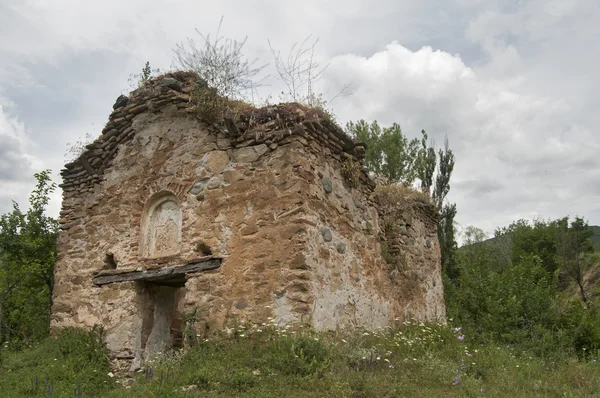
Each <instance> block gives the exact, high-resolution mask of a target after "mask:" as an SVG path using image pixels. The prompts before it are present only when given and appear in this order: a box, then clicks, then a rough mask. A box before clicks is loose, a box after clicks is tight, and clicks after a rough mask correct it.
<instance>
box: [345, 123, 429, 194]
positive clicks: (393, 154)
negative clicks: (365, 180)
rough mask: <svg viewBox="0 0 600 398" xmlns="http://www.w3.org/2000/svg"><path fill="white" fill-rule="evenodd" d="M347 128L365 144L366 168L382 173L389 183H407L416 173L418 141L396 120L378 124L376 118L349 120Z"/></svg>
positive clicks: (411, 180) (412, 180) (411, 181)
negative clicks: (404, 131)
mask: <svg viewBox="0 0 600 398" xmlns="http://www.w3.org/2000/svg"><path fill="white" fill-rule="evenodd" d="M346 131H347V132H348V133H349V134H350V135H351V136H353V137H354V138H355V139H356V140H357V141H360V142H364V143H366V144H367V153H366V156H365V157H366V159H365V165H366V166H367V169H368V170H369V171H372V172H374V173H376V174H381V175H383V176H385V177H386V178H387V179H388V180H389V182H390V183H398V182H402V183H404V184H407V185H410V184H412V183H413V182H414V180H415V178H416V177H417V175H418V167H419V161H418V154H419V141H418V140H417V139H416V138H414V139H412V140H410V141H409V140H408V138H407V137H406V136H405V135H404V134H403V133H402V129H401V128H400V125H399V124H398V123H394V124H392V126H390V127H383V128H382V127H381V126H380V125H379V123H377V121H373V122H372V123H371V124H368V123H367V122H366V121H364V120H359V121H358V122H356V123H353V122H348V123H347V124H346Z"/></svg>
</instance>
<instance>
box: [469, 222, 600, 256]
mask: <svg viewBox="0 0 600 398" xmlns="http://www.w3.org/2000/svg"><path fill="white" fill-rule="evenodd" d="M590 228H591V229H592V231H594V235H593V236H592V238H591V239H592V243H593V244H594V249H596V251H600V226H599V225H590ZM492 243H499V242H497V238H495V237H494V238H490V239H486V240H484V241H483V242H480V243H474V244H473V245H480V244H484V245H485V244H492ZM462 247H464V246H462Z"/></svg>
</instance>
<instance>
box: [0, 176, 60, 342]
mask: <svg viewBox="0 0 600 398" xmlns="http://www.w3.org/2000/svg"><path fill="white" fill-rule="evenodd" d="M35 178H36V180H37V185H36V187H35V189H34V190H33V192H32V193H31V196H30V198H29V209H28V210H27V211H25V212H24V211H22V210H21V208H20V207H19V205H18V204H17V203H13V210H12V212H10V213H8V214H4V215H2V216H1V217H0V344H5V343H6V344H9V345H16V346H20V345H22V344H24V343H33V342H35V341H39V340H40V339H43V338H44V337H46V335H47V333H48V326H49V319H50V306H51V305H52V288H53V286H54V275H53V272H54V263H55V261H56V233H57V230H58V221H57V220H56V219H54V218H52V217H48V216H47V215H46V208H47V206H48V201H49V195H50V193H52V192H53V191H54V189H55V188H56V185H55V184H54V183H52V181H51V179H50V170H45V171H42V172H40V173H37V174H35Z"/></svg>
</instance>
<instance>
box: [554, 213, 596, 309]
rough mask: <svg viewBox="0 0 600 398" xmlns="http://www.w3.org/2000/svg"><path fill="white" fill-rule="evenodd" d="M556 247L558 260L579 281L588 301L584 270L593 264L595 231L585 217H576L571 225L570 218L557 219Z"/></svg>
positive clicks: (584, 300)
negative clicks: (591, 255) (593, 237)
mask: <svg viewBox="0 0 600 398" xmlns="http://www.w3.org/2000/svg"><path fill="white" fill-rule="evenodd" d="M556 224H557V226H558V228H556V230H557V231H556V233H557V237H556V241H557V242H556V248H557V250H556V251H557V262H558V264H560V266H561V269H562V270H563V271H564V272H565V273H566V274H567V275H568V276H569V277H570V278H571V279H573V280H574V281H575V283H577V286H578V287H579V294H580V296H581V301H583V302H584V303H587V301H588V299H587V297H586V295H585V290H584V288H583V276H584V271H585V270H586V269H587V268H588V267H589V266H590V265H591V264H592V261H590V260H591V259H592V257H590V256H589V254H591V253H592V252H593V251H594V246H593V244H592V241H591V239H590V238H591V237H592V236H593V235H594V231H593V230H592V229H591V228H589V226H588V224H587V223H586V222H585V221H584V220H583V218H579V217H576V218H575V220H574V221H572V222H571V225H570V227H569V225H568V218H567V217H565V218H563V219H561V220H558V221H556Z"/></svg>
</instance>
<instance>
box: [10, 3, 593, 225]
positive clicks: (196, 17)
mask: <svg viewBox="0 0 600 398" xmlns="http://www.w3.org/2000/svg"><path fill="white" fill-rule="evenodd" d="M221 16H224V17H225V18H224V22H223V27H222V30H221V32H222V33H223V34H224V35H225V36H226V37H231V38H234V39H243V38H244V37H245V36H248V41H247V43H246V46H245V47H244V48H245V50H246V52H247V54H248V58H249V59H254V58H259V59H260V60H261V61H262V62H263V63H269V62H270V66H269V67H268V68H267V69H266V70H265V74H268V73H270V74H272V75H274V74H275V72H274V69H273V62H272V57H271V55H270V52H269V46H268V44H267V39H269V40H270V41H271V43H272V45H273V47H274V48H277V49H280V50H282V52H283V53H285V52H287V51H288V50H289V48H290V47H291V46H292V44H293V43H294V42H297V41H302V40H303V39H304V38H306V37H307V36H308V35H309V34H312V35H313V37H319V38H320V40H319V43H318V45H317V48H316V50H317V53H318V57H319V59H320V60H321V61H322V63H327V62H329V65H330V66H329V68H328V69H327V71H326V73H325V76H324V79H323V80H322V81H321V86H320V89H321V90H322V91H323V92H325V93H327V94H328V95H329V94H330V93H335V92H336V90H338V89H339V88H340V87H341V86H343V85H344V84H345V83H351V84H352V87H353V89H354V94H353V95H351V96H347V97H343V98H338V99H336V100H335V101H334V102H333V103H332V107H333V110H334V111H335V113H336V114H337V116H338V118H339V120H340V121H341V122H342V123H344V124H345V122H346V121H348V120H358V119H366V120H378V121H379V122H380V124H383V125H387V124H391V123H393V122H398V123H400V125H401V126H402V129H403V131H404V132H405V133H406V134H407V135H408V136H410V137H412V136H417V135H418V134H419V132H420V130H421V129H425V130H427V131H428V133H429V135H430V136H432V137H433V138H434V139H435V141H436V143H437V144H438V145H440V144H442V143H443V140H444V136H445V135H447V136H448V138H449V140H450V147H451V148H452V149H453V151H454V152H455V157H456V166H455V172H454V175H453V179H452V187H451V193H450V195H449V199H450V200H451V201H453V202H456V203H457V206H458V222H459V223H460V224H461V225H463V226H466V225H476V226H478V227H480V228H483V229H484V230H485V231H486V232H488V233H490V234H491V233H493V231H494V229H495V228H496V227H499V226H503V225H507V224H508V223H510V222H511V221H513V220H516V219H519V218H527V219H532V218H534V217H542V218H557V217H562V216H566V215H570V216H572V217H573V216H575V215H579V216H584V217H585V218H586V219H587V220H588V221H589V222H590V224H593V225H600V133H598V132H597V131H596V127H597V126H600V112H598V109H599V108H600V74H599V73H597V68H598V66H597V65H598V63H599V62H600V46H599V45H598V43H600V26H599V23H598V22H599V21H600V3H598V2H597V1H596V0H529V1H525V0H504V1H501V0H485V1H484V0H421V1H413V0H371V1H359V0H343V1H338V0H335V1H334V0H332V1H322V0H303V1H288V0H277V1H271V0H262V1H252V0H244V1H240V0H238V1H233V0H220V1H204V0H148V1H141V0H126V1H124V0H102V1H88V0H0V187H2V188H1V189H0V213H4V212H7V211H9V210H10V207H11V200H16V201H18V202H19V203H22V204H23V205H25V203H26V200H27V197H28V195H29V192H30V191H31V189H32V188H33V183H34V182H33V179H32V175H33V173H35V172H37V171H40V170H42V169H45V168H50V169H52V171H53V175H54V179H55V181H57V182H59V181H60V176H59V171H60V169H61V168H62V165H63V164H64V163H65V159H66V157H65V152H66V150H67V144H68V143H75V142H76V141H78V140H82V139H84V138H85V137H86V135H88V136H94V137H95V136H97V135H98V134H99V133H100V131H101V129H102V127H103V125H104V123H105V122H106V121H107V117H108V115H109V113H110V111H111V106H112V104H113V103H114V100H115V98H116V97H117V96H118V95H119V94H121V93H127V92H128V91H129V88H130V83H128V78H129V77H130V75H131V74H133V73H138V72H139V70H140V69H141V67H142V66H143V64H144V63H145V61H150V64H151V66H152V67H158V68H161V69H168V68H170V67H171V66H172V59H173V52H172V49H173V48H174V46H175V44H176V43H178V42H181V41H184V40H186V38H188V37H192V38H196V39H200V38H199V36H198V35H197V33H196V32H195V30H194V29H195V28H197V29H198V30H200V31H201V32H203V33H211V32H212V33H214V32H215V31H216V28H217V26H218V22H219V19H220V17H221ZM265 82H266V83H267V84H268V86H267V87H264V88H263V89H262V91H260V92H259V94H260V95H261V96H262V97H266V96H267V95H269V94H273V93H275V95H274V98H275V99H276V98H277V95H276V93H277V92H278V90H280V86H279V85H278V83H277V81H276V80H275V79H274V78H273V77H270V78H267V79H266V81H265ZM59 207H60V193H59V192H57V194H56V195H55V197H54V198H53V202H52V204H51V212H52V214H53V215H56V214H57V213H58V210H59Z"/></svg>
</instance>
